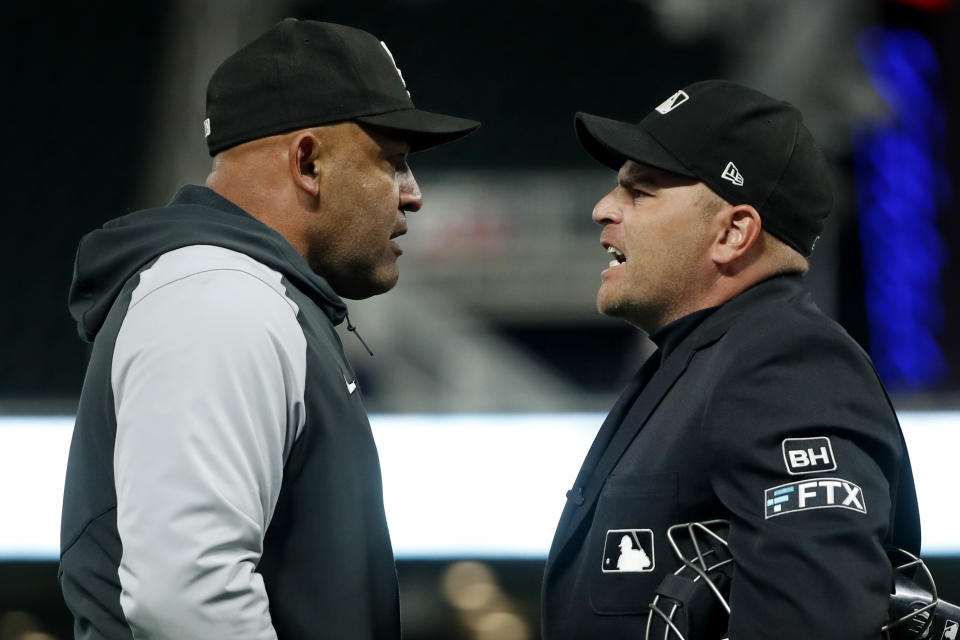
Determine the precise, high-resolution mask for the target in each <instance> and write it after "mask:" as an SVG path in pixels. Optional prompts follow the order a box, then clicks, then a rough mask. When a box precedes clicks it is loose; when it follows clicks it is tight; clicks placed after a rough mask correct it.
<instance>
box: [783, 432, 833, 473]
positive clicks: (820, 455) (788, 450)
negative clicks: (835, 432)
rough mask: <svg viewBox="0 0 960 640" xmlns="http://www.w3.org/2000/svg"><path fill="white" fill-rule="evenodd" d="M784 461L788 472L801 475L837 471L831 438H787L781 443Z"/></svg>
mask: <svg viewBox="0 0 960 640" xmlns="http://www.w3.org/2000/svg"><path fill="white" fill-rule="evenodd" d="M781 448H782V449H783V463H784V464H785V465H787V473H789V474H790V475H792V476H799V475H803V474H806V473H823V472H825V471H836V469H837V459H836V458H834V457H833V445H831V444H830V438H828V437H826V436H818V437H815V438H786V439H784V441H783V443H782V444H781Z"/></svg>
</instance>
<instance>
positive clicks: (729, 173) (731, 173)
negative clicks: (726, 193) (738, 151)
mask: <svg viewBox="0 0 960 640" xmlns="http://www.w3.org/2000/svg"><path fill="white" fill-rule="evenodd" d="M720 177H721V178H723V179H724V180H729V181H730V182H732V183H733V184H735V185H737V186H738V187H742V186H743V176H742V175H740V170H739V169H737V165H735V164H733V163H732V162H728V163H727V166H726V168H725V169H724V170H723V174H722V175H721V176H720Z"/></svg>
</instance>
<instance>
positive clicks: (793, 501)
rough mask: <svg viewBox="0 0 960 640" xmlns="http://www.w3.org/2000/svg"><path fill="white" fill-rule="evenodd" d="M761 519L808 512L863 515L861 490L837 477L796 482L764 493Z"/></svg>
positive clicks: (865, 505) (772, 488)
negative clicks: (850, 512)
mask: <svg viewBox="0 0 960 640" xmlns="http://www.w3.org/2000/svg"><path fill="white" fill-rule="evenodd" d="M763 502H764V517H765V518H773V517H776V516H782V515H784V514H787V513H792V512H794V511H806V510H808V509H850V510H851V511H856V512H858V513H863V514H866V513H867V504H866V502H865V501H864V499H863V491H862V490H861V489H860V487H859V486H857V485H856V484H854V483H853V482H848V481H847V480H842V479H840V478H816V479H812V480H798V481H797V482H791V483H790V484H782V485H780V486H777V487H770V488H769V489H767V490H765V491H764V495H763Z"/></svg>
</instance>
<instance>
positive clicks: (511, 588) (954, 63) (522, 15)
mask: <svg viewBox="0 0 960 640" xmlns="http://www.w3.org/2000/svg"><path fill="white" fill-rule="evenodd" d="M956 4H957V3H955V2H954V1H953V0H594V1H592V2H589V3H587V2H556V1H554V2H545V1H535V0H513V1H510V2H507V1H504V0H485V1H483V2H480V1H476V0H457V1H453V0H388V1H381V2H373V1H371V0H354V1H352V2H345V1H344V2H323V1H307V0H296V1H293V0H291V1H283V0H271V1H269V2H267V1H265V0H264V1H255V0H233V1H229V0H157V1H154V2H149V3H146V2H123V3H121V2H113V3H110V2H107V3H83V4H81V3H70V4H63V6H58V5H57V4H56V3H53V4H50V3H14V4H11V5H10V6H8V7H7V9H6V10H5V17H4V20H3V27H2V28H3V30H4V34H3V36H4V37H3V38H2V39H0V48H2V52H3V59H4V60H5V61H6V62H5V74H4V76H5V77H6V78H7V80H6V86H7V89H6V90H5V91H4V94H5V95H6V98H4V99H3V103H4V106H3V110H4V113H6V117H5V124H4V127H3V135H4V141H5V144H4V147H5V148H6V149H7V152H6V153H4V154H3V155H2V159H0V162H2V171H0V181H2V185H3V191H4V194H5V198H4V199H5V205H4V207H5V215H4V220H5V227H6V229H7V231H6V233H5V237H6V238H7V241H6V242H5V246H4V250H3V251H2V252H0V261H2V270H0V274H2V276H0V287H2V289H0V301H2V302H0V304H2V305H3V313H2V314H0V323H2V331H3V335H5V336H6V339H5V340H4V341H3V344H2V346H0V479H3V482H0V640H12V639H19V640H26V639H30V640H44V639H46V640H49V639H50V638H59V639H65V638H68V637H71V631H70V629H71V621H70V618H69V612H67V611H66V609H65V606H64V605H63V601H62V598H61V597H60V591H59V587H58V585H57V582H56V559H57V549H56V540H57V529H56V528H57V526H58V524H57V523H58V519H59V502H58V501H59V499H60V496H59V494H58V491H60V490H62V482H63V466H62V465H63V460H65V455H66V450H65V446H66V443H68V442H69V428H70V424H71V417H72V414H73V412H74V410H75V408H76V402H77V398H78V395H79V391H80V386H81V383H82V378H83V373H84V368H85V365H86V358H87V346H86V345H85V344H84V343H83V342H82V341H81V340H80V339H79V338H78V337H77V334H76V331H75V328H74V325H73V323H72V321H71V319H70V318H69V316H68V313H67V310H66V293H67V289H68V286H69V283H70V278H71V272H72V261H73V255H74V251H75V249H76V246H77V243H78V241H79V239H80V237H81V236H82V235H83V234H84V233H86V232H87V231H89V230H91V229H93V228H96V227H97V226H99V225H101V224H102V223H104V222H105V221H107V220H109V219H111V218H114V217H116V216H118V215H122V214H124V213H127V212H130V211H134V210H137V209H140V208H144V207H151V206H157V205H161V204H163V203H164V202H166V201H167V200H168V199H169V197H170V196H171V195H172V194H173V192H174V191H175V190H176V189H177V188H178V187H179V186H180V185H182V184H184V183H202V182H203V180H204V178H205V176H206V172H207V171H208V169H209V164H210V159H209V157H208V155H207V153H206V147H205V144H204V139H203V131H202V124H201V123H202V120H203V109H204V105H203V100H204V91H205V86H206V82H207V79H208V78H209V76H210V74H211V73H212V71H213V70H214V69H215V68H216V66H217V65H218V64H219V63H220V62H221V61H222V60H223V59H224V58H225V57H226V56H227V55H229V54H230V53H232V52H233V51H234V50H235V49H236V48H238V47H239V46H241V45H242V44H244V43H246V42H248V41H249V40H251V39H253V38H254V37H256V36H257V35H259V33H261V32H262V31H264V30H265V29H266V28H268V27H269V26H271V25H272V24H274V23H275V22H276V21H278V20H280V19H282V18H283V17H285V16H295V17H300V18H313V19H321V20H327V21H332V22H342V23H346V24H350V25H353V26H357V27H360V28H363V29H366V30H367V31H370V32H372V33H373V34H375V35H377V36H378V37H379V38H381V39H382V40H384V41H385V42H386V43H387V44H388V45H389V47H390V50H391V51H392V52H393V55H394V57H395V58H396V62H397V65H398V66H399V68H400V69H401V70H402V71H403V75H404V78H405V79H406V82H407V86H408V89H409V90H410V92H411V94H412V98H413V100H414V102H415V103H416V104H417V106H418V107H421V108H425V109H427V110H432V111H439V112H444V113H450V114H455V115H460V116H463V117H469V118H474V119H477V120H481V121H483V127H482V128H481V130H480V131H479V132H478V133H476V134H474V135H472V136H470V137H468V138H466V139H465V140H463V141H461V142H458V143H456V144H453V145H449V146H446V147H443V148H441V149H437V150H433V151H429V152H427V153H424V154H420V155H415V156H413V157H412V158H411V163H410V164H411V166H412V168H413V170H414V173H415V174H416V176H417V178H418V180H419V182H420V186H421V188H422V190H423V192H424V201H425V203H424V207H423V209H422V210H421V211H420V212H419V213H416V214H411V215H410V217H409V228H410V232H409V234H408V235H407V236H406V237H405V238H404V239H402V240H401V244H402V245H403V248H404V251H405V254H404V256H403V257H402V258H401V261H400V267H401V280H400V284H399V286H398V287H397V289H395V290H394V291H393V292H391V293H389V294H387V295H384V296H380V297H378V298H375V299H372V300H368V301H362V302H354V303H352V304H350V309H351V318H352V320H353V322H354V323H355V324H356V325H357V327H358V329H359V330H360V333H361V334H362V335H363V337H364V339H365V340H366V341H367V343H368V344H369V345H370V346H371V348H372V350H373V352H374V353H375V354H376V355H375V357H374V358H370V357H369V356H368V355H367V354H366V353H365V352H364V351H363V349H362V347H361V346H360V344H359V342H357V341H356V340H355V339H354V338H353V337H352V336H349V335H346V334H344V336H343V340H344V344H345V347H346V349H347V352H348V356H349V357H350V358H351V361H352V363H353V365H354V368H355V369H356V370H357V371H358V374H359V376H360V379H361V385H362V386H363V388H364V393H365V397H366V399H367V402H368V405H369V409H370V410H371V412H372V413H373V414H374V418H373V420H372V422H373V423H374V427H375V432H376V436H377V440H378V445H379V446H380V449H381V455H382V457H383V459H384V481H385V485H386V492H387V495H386V499H387V501H388V505H387V506H388V519H389V520H390V525H391V529H392V531H393V532H394V538H395V543H396V546H397V553H398V565H399V575H400V582H401V598H402V604H403V615H404V624H405V634H406V637H407V638H408V639H409V640H427V639H437V640H440V639H451V640H459V639H464V640H466V639H478V640H487V639H491V638H498V639H501V640H533V639H535V638H537V637H538V626H539V620H538V611H537V607H538V604H537V601H538V596H539V585H540V572H541V571H542V566H543V560H544V557H545V555H546V550H547V548H548V547H549V544H550V539H551V537H552V531H553V526H554V525H555V522H556V518H557V517H558V516H559V513H560V510H561V509H562V505H563V493H564V491H565V489H566V488H567V487H568V486H569V485H570V483H572V481H573V479H574V477H575V475H576V472H577V469H578V468H579V463H580V461H581V460H582V457H583V455H584V454H585V452H586V448H587V446H588V445H589V442H590V441H591V439H592V435H593V433H594V432H595V431H596V429H597V428H598V427H599V424H600V422H601V421H602V419H603V412H604V411H605V410H607V409H608V408H609V407H610V405H611V404H612V402H613V400H614V399H615V397H616V395H617V394H618V392H619V391H620V388H621V387H622V385H623V383H625V381H626V380H627V379H628V378H629V377H630V376H631V375H632V374H633V372H634V371H635V370H636V368H637V367H638V366H639V365H640V364H641V363H642V361H643V360H644V358H645V357H646V356H647V354H648V353H649V352H650V351H651V345H650V343H649V341H648V340H647V339H646V337H645V336H644V335H643V334H642V333H640V332H638V331H636V330H634V329H632V328H630V327H629V326H627V325H625V324H623V323H620V322H618V321H614V320H610V319H607V318H604V317H602V316H600V315H599V314H598V313H597V312H596V309H595V306H594V297H595V294H596V289H597V286H598V284H599V273H600V271H601V270H602V269H603V268H604V267H605V266H606V263H607V261H608V256H607V254H606V253H605V252H604V251H603V250H602V249H601V247H600V244H599V227H597V226H596V225H594V224H593V223H592V221H591V219H590V212H591V209H592V207H593V204H594V203H595V202H596V201H597V200H598V199H599V198H600V197H601V196H602V195H603V194H605V193H606V192H607V191H608V190H609V189H610V188H612V186H613V185H614V181H615V176H614V174H613V172H611V171H609V170H607V169H605V168H603V167H601V166H599V165H597V164H596V163H595V162H594V161H593V160H591V159H590V158H589V157H588V156H587V155H586V154H585V153H583V152H582V151H581V149H580V148H579V146H578V143H577V141H576V138H575V136H574V134H573V114H574V113H575V112H576V111H580V110H582V111H588V112H591V113H596V114H600V115H605V116H609V117H613V118H617V119H621V120H630V121H636V120H639V119H640V118H641V117H642V116H643V115H644V114H645V113H646V112H647V111H649V110H650V109H651V108H652V107H653V106H655V105H656V104H659V103H660V102H661V101H662V100H663V99H665V98H666V97H667V96H669V95H671V94H672V93H673V92H675V91H676V90H677V89H679V88H680V87H682V86H684V85H686V84H689V83H691V82H694V81H696V80H700V79H706V78H712V77H723V78H728V79H731V80H734V81H738V82H742V83H744V84H748V85H751V86H753V87H755V88H757V89H760V90H762V91H764V92H766V93H769V94H771V95H773V96H775V97H778V98H781V99H784V100H787V101H790V102H792V103H794V104H795V105H797V106H798V107H799V108H800V109H801V111H802V112H803V113H804V116H805V119H806V122H807V124H808V126H809V128H810V129H811V131H812V132H813V133H814V136H815V137H816V138H817V140H818V141H819V142H820V144H821V146H822V147H823V148H824V150H825V151H826V153H827V155H828V156H829V158H830V160H831V162H832V166H833V176H834V180H835V186H836V193H837V205H836V207H835V210H834V213H833V215H832V217H831V218H830V219H829V220H828V222H827V228H826V230H825V231H824V233H823V236H822V238H821V240H820V241H819V243H818V245H817V248H816V252H815V254H814V256H813V260H812V269H811V272H810V274H809V277H808V281H809V285H810V287H811V289H812V290H813V291H814V294H815V297H816V299H817V300H818V302H819V304H820V306H821V307H822V308H823V310H824V311H825V312H826V313H827V314H828V315H830V316H832V317H833V318H835V319H836V320H838V321H839V322H840V323H841V324H843V325H844V326H845V327H846V328H847V330H848V331H849V332H850V333H851V335H852V336H853V337H854V338H855V339H856V340H857V341H858V342H860V344H861V345H863V346H864V348H866V349H867V350H868V351H869V352H870V354H871V355H872V356H873V358H874V361H875V363H876V365H877V368H878V370H879V372H880V374H881V376H882V377H883V379H884V381H885V382H886V384H887V386H888V388H889V390H890V391H891V393H892V395H893V398H894V402H895V405H896V406H897V408H898V411H902V412H903V413H902V416H905V418H904V420H903V421H904V429H905V431H906V432H907V439H908V443H909V444H910V446H911V455H912V456H913V457H914V467H915V468H916V469H917V473H918V487H919V491H920V500H921V509H922V511H923V517H924V526H925V529H926V531H925V533H927V532H932V538H931V539H933V540H934V541H935V542H934V543H930V544H925V547H924V553H925V555H927V556H928V561H929V562H930V564H931V565H932V566H933V568H934V571H935V575H936V576H937V579H938V584H939V585H940V586H941V591H942V592H943V595H945V596H946V597H948V598H951V599H953V600H954V601H958V600H960V535H952V534H951V531H952V529H950V526H949V522H950V520H949V517H946V518H945V519H943V518H942V519H941V520H940V521H937V520H936V518H937V517H938V516H941V515H943V514H942V513H941V512H943V511H947V512H949V506H947V505H944V506H940V505H939V502H938V499H937V498H936V497H934V491H936V490H938V489H949V488H950V487H951V484H952V483H951V481H950V480H951V479H952V477H953V474H952V473H951V472H950V469H951V468H953V467H952V466H951V465H952V464H954V463H953V462H952V458H951V457H950V452H951V451H952V450H953V449H952V448H951V447H950V445H949V442H951V438H952V439H960V413H954V412H955V411H958V410H960V394H958V391H960V331H957V330H955V329H953V327H954V326H956V325H957V321H958V319H960V299H958V296H956V295H955V294H954V290H955V288H954V286H952V285H950V282H956V281H957V280H958V278H960V266H958V264H960V263H958V261H957V260H956V259H954V258H953V256H954V255H960V225H958V221H957V219H955V218H954V217H953V216H954V215H955V214H956V212H957V211H958V207H960V203H958V199H957V194H956V193H954V189H955V187H953V186H952V185H956V184H958V183H957V181H956V180H957V177H958V169H960V167H958V157H960V156H958V154H957V152H956V151H955V149H956V148H958V143H960V126H958V124H960V73H958V71H960V69H958V67H960V50H958V42H957V40H958V39H957V37H956V36H957V34H960V30H958V28H960V21H958V11H957V7H956ZM931 425H933V426H931ZM908 427H909V429H908ZM933 434H936V436H937V437H936V438H933V437H932V435H933ZM915 447H916V448H915ZM468 462H469V464H468ZM413 467H417V469H418V472H419V473H420V474H421V475H419V476H417V477H411V475H410V473H411V471H410V469H411V468H413ZM4 472H5V473H6V475H3V474H4ZM920 474H925V476H924V477H925V478H926V479H925V480H924V482H923V483H921V481H920V477H919V476H920ZM438 484H444V485H450V486H451V487H452V488H454V489H457V490H458V492H459V495H458V494H456V493H450V494H447V493H444V494H443V495H442V496H437V495H435V494H431V493H430V492H431V491H433V492H436V491H438V489H437V486H436V485H438ZM921 485H922V486H921ZM474 486H476V487H477V489H476V491H477V495H480V496H486V497H487V498H488V499H489V509H490V510H489V512H485V511H483V509H482V508H476V509H474V510H473V515H472V517H471V516H470V515H469V510H466V511H465V512H464V516H463V520H462V521H456V522H454V523H453V524H451V522H452V521H451V520H450V519H448V520H447V521H446V523H445V524H444V525H443V526H442V527H441V526H440V525H436V524H434V523H433V521H431V520H430V518H431V513H430V512H431V511H434V512H435V511H437V510H438V509H447V508H452V507H454V506H457V505H462V504H463V503H464V502H467V501H468V500H469V499H472V498H470V496H472V495H473V494H471V493H470V492H471V491H473V490H474V489H473V487H474ZM43 487H46V488H43ZM400 487H402V490H401V489H400ZM42 496H46V498H42ZM438 501H442V502H438ZM948 505H949V503H948ZM15 507H16V508H15ZM426 507H429V508H426ZM31 509H34V510H35V511H31ZM454 511H456V509H454ZM487 513H489V515H486V514H487ZM51 514H52V515H51ZM411 514H412V515H411ZM47 517H50V518H52V520H49V521H48V520H46V518H47ZM498 518H499V520H498ZM525 518H532V519H531V520H530V521H529V522H528V521H527V520H525ZM928 519H929V522H934V523H935V525H934V527H933V528H931V527H930V526H928ZM494 521H496V522H494ZM40 523H44V524H43V526H40ZM940 523H946V524H940ZM487 525H489V526H490V527H492V528H485V527H486V526H487ZM498 527H499V528H498ZM11 532H13V533H11ZM5 533H6V538H4V537H3V536H4V534H5ZM25 540H26V542H24V541H25ZM50 540H52V542H49V541H50ZM451 540H452V541H456V540H461V541H464V542H459V543H456V544H452V543H451V542H450V541H451Z"/></svg>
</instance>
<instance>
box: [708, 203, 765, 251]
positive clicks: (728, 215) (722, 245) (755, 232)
mask: <svg viewBox="0 0 960 640" xmlns="http://www.w3.org/2000/svg"><path fill="white" fill-rule="evenodd" d="M717 219H719V221H720V223H721V225H722V226H721V229H720V232H719V233H718V234H717V239H716V241H715V242H714V243H713V248H712V250H711V256H710V257H711V258H712V260H713V261H714V263H716V264H718V265H729V264H731V263H732V262H734V261H735V260H737V259H738V258H740V257H742V256H743V255H744V254H746V253H747V252H748V251H749V250H750V248H751V247H752V246H753V245H754V244H755V243H756V242H757V238H759V237H760V230H761V228H762V227H763V225H762V223H761V222H760V214H759V213H757V210H756V209H754V208H753V207H752V206H751V205H749V204H738V205H735V206H731V207H726V208H724V209H723V210H722V211H721V212H718V213H717Z"/></svg>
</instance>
